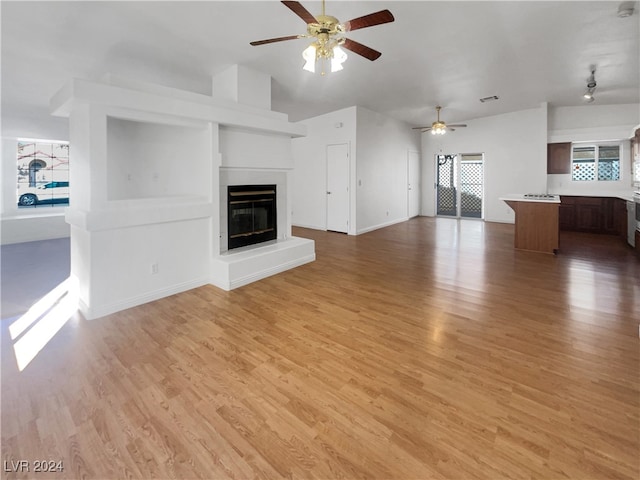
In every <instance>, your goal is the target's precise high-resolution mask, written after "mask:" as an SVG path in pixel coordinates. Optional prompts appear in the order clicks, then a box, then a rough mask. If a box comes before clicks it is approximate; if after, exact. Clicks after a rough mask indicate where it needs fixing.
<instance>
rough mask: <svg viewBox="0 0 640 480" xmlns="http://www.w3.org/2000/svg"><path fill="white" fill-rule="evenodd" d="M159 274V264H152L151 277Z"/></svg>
mask: <svg viewBox="0 0 640 480" xmlns="http://www.w3.org/2000/svg"><path fill="white" fill-rule="evenodd" d="M157 274H158V264H157V263H152V264H151V275H157Z"/></svg>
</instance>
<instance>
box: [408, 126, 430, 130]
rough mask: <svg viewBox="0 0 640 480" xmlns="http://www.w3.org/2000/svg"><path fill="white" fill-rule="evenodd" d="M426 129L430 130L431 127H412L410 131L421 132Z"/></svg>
mask: <svg viewBox="0 0 640 480" xmlns="http://www.w3.org/2000/svg"><path fill="white" fill-rule="evenodd" d="M428 128H431V127H413V128H412V130H423V129H428Z"/></svg>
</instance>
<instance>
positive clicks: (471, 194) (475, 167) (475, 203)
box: [460, 154, 484, 218]
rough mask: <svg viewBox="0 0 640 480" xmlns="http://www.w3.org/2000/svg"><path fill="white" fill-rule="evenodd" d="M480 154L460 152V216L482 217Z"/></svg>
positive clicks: (482, 180) (481, 164)
mask: <svg viewBox="0 0 640 480" xmlns="http://www.w3.org/2000/svg"><path fill="white" fill-rule="evenodd" d="M483 167H484V165H483V161H482V154H479V155H468V154H462V155H461V158H460V216H461V217H466V218H482V192H483V190H484V187H483V184H484V175H483V170H484V168H483Z"/></svg>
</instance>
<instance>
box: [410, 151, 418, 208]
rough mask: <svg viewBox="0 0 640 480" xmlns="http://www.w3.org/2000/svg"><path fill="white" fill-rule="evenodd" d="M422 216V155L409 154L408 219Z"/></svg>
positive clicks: (412, 152) (416, 153) (411, 152)
mask: <svg viewBox="0 0 640 480" xmlns="http://www.w3.org/2000/svg"><path fill="white" fill-rule="evenodd" d="M418 215H420V153H418V152H414V151H411V150H410V151H409V152H408V154H407V217H409V218H413V217H417V216H418Z"/></svg>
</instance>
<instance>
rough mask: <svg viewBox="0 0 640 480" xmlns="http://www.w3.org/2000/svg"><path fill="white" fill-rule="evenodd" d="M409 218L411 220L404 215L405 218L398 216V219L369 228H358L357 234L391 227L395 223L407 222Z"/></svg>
mask: <svg viewBox="0 0 640 480" xmlns="http://www.w3.org/2000/svg"><path fill="white" fill-rule="evenodd" d="M407 220H409V217H403V218H398V219H396V220H391V221H389V222H385V223H380V224H379V225H374V226H373V227H367V228H362V229H358V231H357V233H356V235H361V234H363V233H368V232H372V231H374V230H378V229H380V228H385V227H390V226H391V225H395V224H396V223H402V222H406V221H407Z"/></svg>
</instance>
